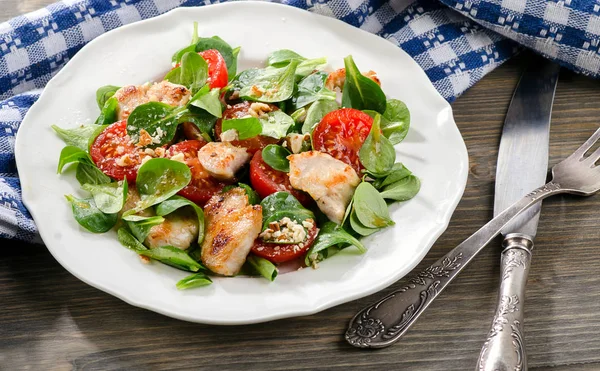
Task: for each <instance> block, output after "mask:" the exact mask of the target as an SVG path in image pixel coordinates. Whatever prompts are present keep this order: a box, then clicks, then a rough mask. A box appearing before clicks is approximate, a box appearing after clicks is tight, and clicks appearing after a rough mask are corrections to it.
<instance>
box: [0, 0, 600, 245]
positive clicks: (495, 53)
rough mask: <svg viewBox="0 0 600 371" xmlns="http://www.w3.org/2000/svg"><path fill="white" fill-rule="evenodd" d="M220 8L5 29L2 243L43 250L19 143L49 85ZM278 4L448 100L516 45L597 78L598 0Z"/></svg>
mask: <svg viewBox="0 0 600 371" xmlns="http://www.w3.org/2000/svg"><path fill="white" fill-rule="evenodd" d="M218 2H219V0H216V1H213V0H63V1H61V2H58V3H55V4H53V5H50V6H48V7H47V8H44V9H40V10H38V11H35V12H32V13H29V14H26V15H23V16H20V17H17V18H14V19H12V20H10V21H8V22H5V23H2V24H0V100H1V101H0V238H16V239H20V240H24V241H33V242H39V237H38V234H37V231H36V227H35V224H34V222H33V220H32V219H31V216H30V215H29V213H28V212H27V209H26V208H25V207H24V205H23V203H22V201H21V191H20V185H19V179H18V175H17V169H16V166H15V159H14V143H15V136H16V133H17V130H18V128H19V125H20V124H21V121H22V119H23V117H24V115H25V113H26V112H27V110H28V109H29V107H31V105H32V104H33V103H35V101H36V99H37V98H38V96H39V93H40V89H41V88H43V87H44V86H45V85H46V83H47V82H48V81H49V80H50V78H52V76H54V74H56V72H57V71H58V70H59V69H60V68H61V67H62V66H64V65H65V63H67V62H68V61H69V59H70V58H72V57H73V55H74V54H75V53H76V52H77V51H78V50H79V49H80V48H81V47H83V46H84V45H85V44H86V43H87V42H89V41H90V40H92V39H94V38H95V37H97V36H99V35H100V34H102V33H104V32H106V31H109V30H112V29H115V28H117V27H119V26H122V25H124V24H127V23H132V22H135V21H138V20H141V19H147V18H151V17H154V16H157V15H159V14H162V13H164V12H167V11H169V10H171V9H173V8H176V7H178V6H204V5H208V4H211V3H218ZM278 2H282V3H285V4H288V5H291V6H295V7H298V8H302V9H306V10H308V11H311V12H314V13H319V14H323V15H326V16H330V17H335V18H338V19H340V20H342V21H344V22H347V23H349V24H351V25H354V26H356V27H360V28H362V29H364V30H366V31H369V32H372V33H375V34H377V35H379V36H381V37H384V38H386V39H388V40H389V41H391V42H392V43H394V44H396V45H398V47H400V48H402V49H403V50H404V51H406V52H407V53H408V54H410V55H411V56H412V58H413V59H414V60H415V61H416V62H417V63H418V64H419V65H421V67H422V68H423V69H424V70H425V72H426V73H427V76H428V77H429V78H430V79H431V81H432V83H433V85H434V86H435V87H436V88H437V89H438V91H439V92H440V94H442V95H443V96H444V97H445V98H446V99H447V100H448V101H453V100H454V99H455V98H456V97H457V96H459V95H460V94H461V93H462V92H464V91H465V90H466V89H468V88H469V87H470V86H471V85H473V84H474V83H475V82H477V81H478V80H479V79H481V78H482V77H483V76H484V75H485V74H486V73H488V72H489V71H491V70H493V69H494V68H495V67H497V66H499V65H500V64H501V63H503V62H504V61H505V60H507V59H508V58H510V57H511V56H512V55H514V54H515V53H516V52H518V51H519V49H520V46H519V44H521V45H524V46H526V47H529V48H532V49H535V50H537V51H538V52H539V53H541V54H543V55H545V56H547V57H549V58H552V59H554V60H556V61H557V62H559V63H560V64H562V65H563V66H565V67H568V68H571V69H573V70H575V71H577V72H580V73H583V74H586V75H591V76H594V77H595V76H598V74H599V73H600V71H599V70H600V56H599V54H598V52H599V44H600V0H280V1H278ZM513 40H514V41H516V43H515V42H514V41H513ZM50 124H51V123H48V125H50Z"/></svg>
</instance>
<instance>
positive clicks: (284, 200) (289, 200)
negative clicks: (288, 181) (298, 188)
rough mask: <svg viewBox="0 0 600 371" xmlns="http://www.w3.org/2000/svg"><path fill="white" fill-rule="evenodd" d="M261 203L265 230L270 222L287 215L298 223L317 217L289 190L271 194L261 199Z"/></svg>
mask: <svg viewBox="0 0 600 371" xmlns="http://www.w3.org/2000/svg"><path fill="white" fill-rule="evenodd" d="M260 205H261V206H262V210H263V230H264V229H266V228H267V227H268V226H269V223H271V222H276V221H279V220H281V219H283V218H284V217H286V216H287V217H288V218H290V219H292V220H295V221H296V222H298V223H302V222H303V221H304V220H306V219H313V220H314V219H315V214H313V212H312V211H310V210H308V209H306V208H305V207H304V206H302V204H301V203H300V202H299V201H298V200H297V199H296V198H295V197H294V196H292V195H291V194H289V193H288V192H275V193H273V194H270V195H268V196H267V197H265V198H264V199H263V200H262V201H261V203H260Z"/></svg>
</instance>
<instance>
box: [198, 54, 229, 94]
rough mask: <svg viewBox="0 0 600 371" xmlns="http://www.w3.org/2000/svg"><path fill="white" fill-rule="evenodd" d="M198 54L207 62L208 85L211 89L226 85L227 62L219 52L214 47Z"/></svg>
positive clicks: (227, 79) (227, 80)
mask: <svg viewBox="0 0 600 371" xmlns="http://www.w3.org/2000/svg"><path fill="white" fill-rule="evenodd" d="M198 54H200V56H201V57H202V58H204V60H205V61H206V63H208V86H209V87H210V88H211V89H214V88H219V89H221V88H224V87H225V86H227V83H228V82H229V76H228V75H227V64H226V63H225V59H223V56H222V55H221V53H219V52H218V51H217V50H216V49H209V50H205V51H203V52H200V53H198Z"/></svg>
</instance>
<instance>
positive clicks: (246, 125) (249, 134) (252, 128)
mask: <svg viewBox="0 0 600 371" xmlns="http://www.w3.org/2000/svg"><path fill="white" fill-rule="evenodd" d="M221 127H222V130H223V132H226V131H227V130H231V129H235V130H236V131H237V132H238V138H239V139H240V140H244V139H248V138H253V137H255V136H257V135H260V134H261V133H262V130H263V128H262V124H261V123H260V120H259V119H257V118H256V117H244V118H241V119H231V120H223V121H222V126H221Z"/></svg>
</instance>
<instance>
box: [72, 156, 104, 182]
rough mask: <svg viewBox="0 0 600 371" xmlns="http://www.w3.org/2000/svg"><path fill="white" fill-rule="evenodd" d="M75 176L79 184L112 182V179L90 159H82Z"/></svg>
mask: <svg viewBox="0 0 600 371" xmlns="http://www.w3.org/2000/svg"><path fill="white" fill-rule="evenodd" d="M75 178H76V179H77V181H78V182H79V184H81V185H84V184H106V183H110V182H112V179H111V178H110V177H109V176H108V175H106V174H104V173H103V172H102V170H100V169H98V167H96V165H95V164H94V163H93V162H92V161H91V160H90V159H82V160H81V161H80V162H79V164H78V165H77V171H76V172H75Z"/></svg>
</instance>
